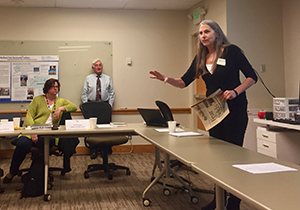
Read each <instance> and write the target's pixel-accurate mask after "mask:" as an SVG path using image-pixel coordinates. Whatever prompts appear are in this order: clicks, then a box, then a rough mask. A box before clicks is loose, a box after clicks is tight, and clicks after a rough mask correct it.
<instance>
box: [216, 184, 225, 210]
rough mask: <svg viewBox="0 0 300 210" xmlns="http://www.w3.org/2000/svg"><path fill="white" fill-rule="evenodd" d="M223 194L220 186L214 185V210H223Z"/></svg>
mask: <svg viewBox="0 0 300 210" xmlns="http://www.w3.org/2000/svg"><path fill="white" fill-rule="evenodd" d="M224 193H225V191H224V190H223V189H222V188H221V187H220V186H218V185H216V210H224V209H225V207H224V206H225V200H224ZM225 210H226V209H225Z"/></svg>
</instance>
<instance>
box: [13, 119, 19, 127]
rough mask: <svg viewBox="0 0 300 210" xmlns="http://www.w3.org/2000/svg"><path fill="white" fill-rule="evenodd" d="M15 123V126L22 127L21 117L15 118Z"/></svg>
mask: <svg viewBox="0 0 300 210" xmlns="http://www.w3.org/2000/svg"><path fill="white" fill-rule="evenodd" d="M13 121H14V126H18V127H20V122H21V118H20V117H14V118H13Z"/></svg>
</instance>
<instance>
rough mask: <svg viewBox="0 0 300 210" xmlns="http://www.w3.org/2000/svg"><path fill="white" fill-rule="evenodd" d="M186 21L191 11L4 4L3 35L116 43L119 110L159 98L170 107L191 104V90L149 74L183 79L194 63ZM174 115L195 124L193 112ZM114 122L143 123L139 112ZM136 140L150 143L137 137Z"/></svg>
mask: <svg viewBox="0 0 300 210" xmlns="http://www.w3.org/2000/svg"><path fill="white" fill-rule="evenodd" d="M187 21H188V19H187V17H186V11H154V10H152V11H151V10H98V9H97V10H96V9H94V10H91V9H58V8H0V25H1V28H2V32H1V35H0V39H1V40H56V41H57V40H63V41H66V40H73V41H76V40H79V41H111V42H112V47H113V78H112V79H113V84H114V88H115V91H116V100H115V104H114V108H121V107H127V108H137V107H156V105H155V103H154V101H155V100H158V99H159V100H162V101H165V102H166V103H168V104H169V106H170V107H171V108H187V107H190V105H191V100H190V98H192V94H191V91H190V89H191V88H186V89H176V88H174V87H171V86H170V85H166V84H164V83H162V82H160V81H157V80H152V79H150V78H149V73H148V72H149V71H150V70H152V69H157V70H159V71H161V72H163V73H165V74H167V75H170V76H172V77H180V76H181V75H182V74H183V73H184V72H185V70H186V69H187V68H188V65H189V62H190V60H189V59H188V48H187V45H188V44H187V43H188V38H187V36H186V32H187ZM127 57H130V58H132V61H133V64H132V66H131V67H129V66H126V65H125V61H126V58H127ZM93 59H94V58H91V61H92V60H93ZM104 65H105V64H104ZM70 71H71V70H70ZM104 72H105V68H104ZM83 81H84V78H78V81H75V83H76V84H75V85H79V86H82V85H83ZM65 85H74V81H69V83H68V84H62V88H63V86H65ZM70 94H81V93H80V92H78V93H70ZM61 97H64V96H63V95H62V94H61ZM26 106H28V104H26V105H25V107H26ZM0 109H1V110H19V109H20V104H9V105H8V104H1V103H0ZM174 117H175V119H176V120H177V121H179V122H180V123H181V124H182V125H184V126H186V127H192V126H193V119H192V115H191V114H177V115H175V116H174ZM113 120H114V121H119V120H120V121H125V122H142V121H143V120H142V118H141V117H140V116H139V115H114V116H113ZM134 143H135V144H140V143H145V141H143V140H142V139H140V138H135V139H134ZM2 148H3V147H2Z"/></svg>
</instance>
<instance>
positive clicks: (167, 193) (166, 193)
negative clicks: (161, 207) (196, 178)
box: [164, 188, 171, 196]
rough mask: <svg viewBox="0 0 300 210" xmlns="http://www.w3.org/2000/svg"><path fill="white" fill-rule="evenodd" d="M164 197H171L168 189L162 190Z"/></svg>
mask: <svg viewBox="0 0 300 210" xmlns="http://www.w3.org/2000/svg"><path fill="white" fill-rule="evenodd" d="M164 195H165V196H169V195H171V191H170V190H169V189H167V188H165V189H164Z"/></svg>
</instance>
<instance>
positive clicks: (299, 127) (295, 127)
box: [253, 118, 300, 131]
mask: <svg viewBox="0 0 300 210" xmlns="http://www.w3.org/2000/svg"><path fill="white" fill-rule="evenodd" d="M253 122H256V123H259V124H264V125H270V126H276V127H280V128H287V129H292V130H298V131H300V125H293V124H289V123H281V122H275V121H273V120H265V119H258V118H253Z"/></svg>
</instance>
